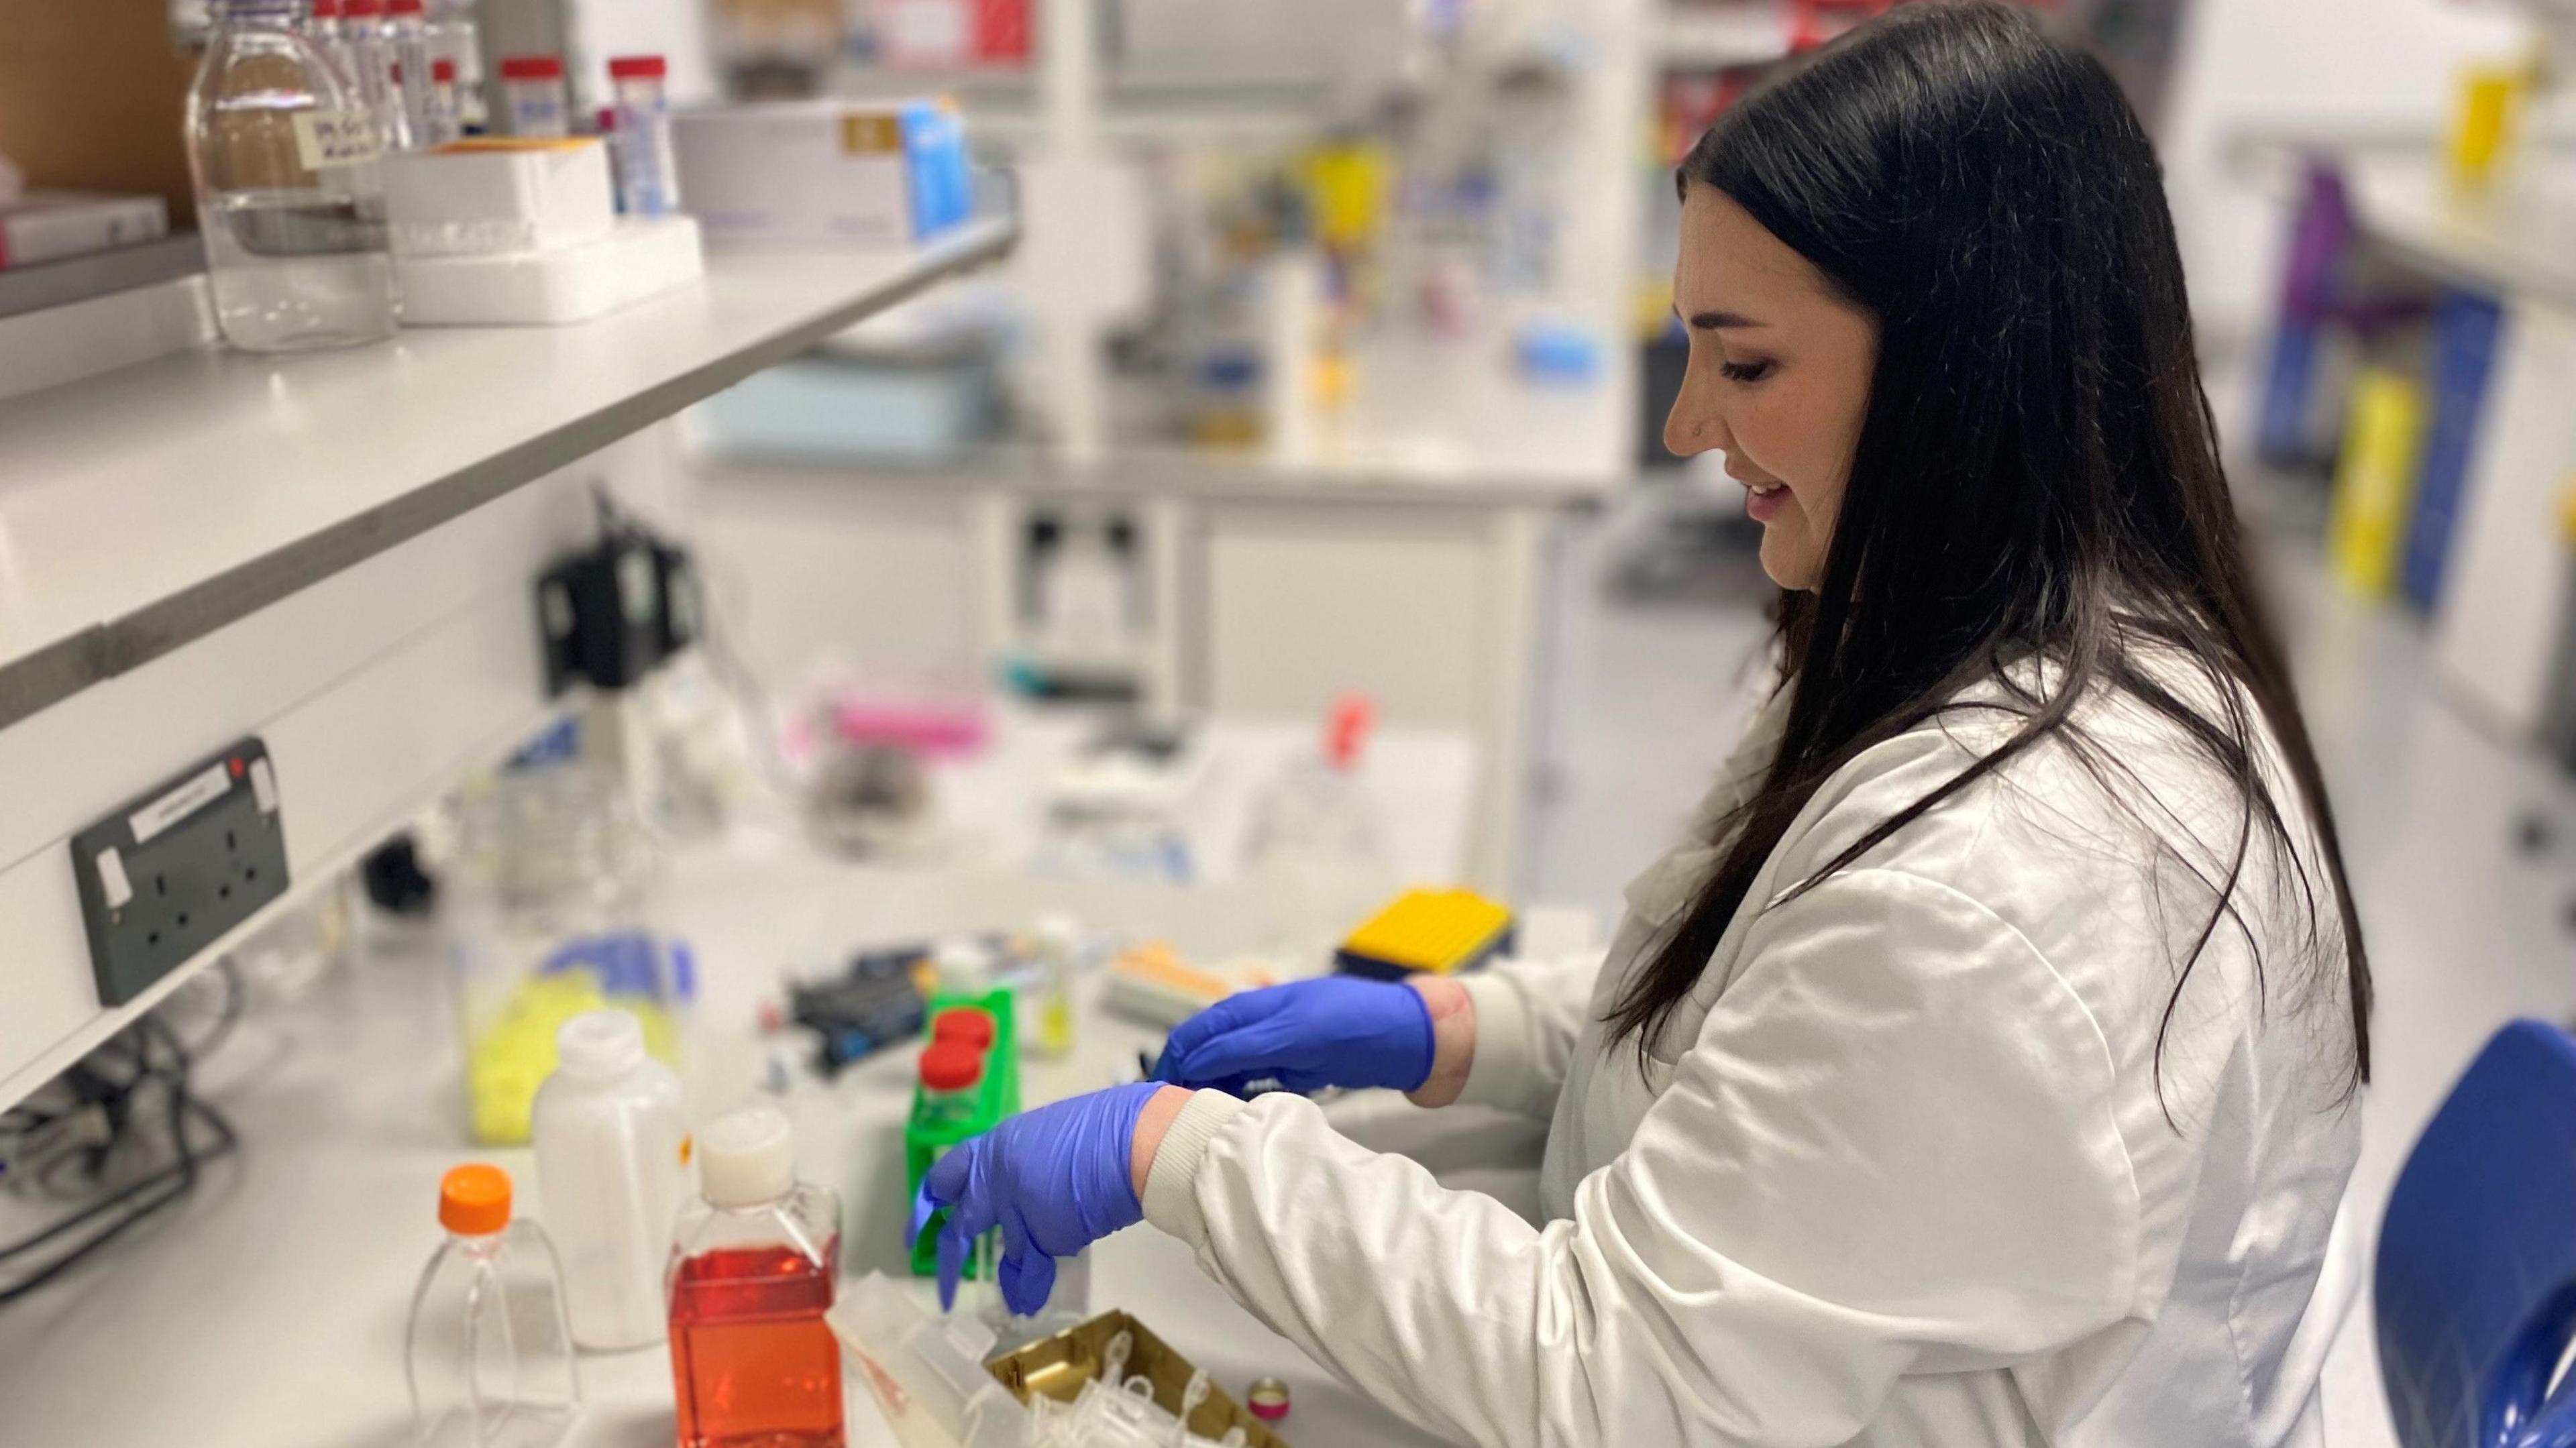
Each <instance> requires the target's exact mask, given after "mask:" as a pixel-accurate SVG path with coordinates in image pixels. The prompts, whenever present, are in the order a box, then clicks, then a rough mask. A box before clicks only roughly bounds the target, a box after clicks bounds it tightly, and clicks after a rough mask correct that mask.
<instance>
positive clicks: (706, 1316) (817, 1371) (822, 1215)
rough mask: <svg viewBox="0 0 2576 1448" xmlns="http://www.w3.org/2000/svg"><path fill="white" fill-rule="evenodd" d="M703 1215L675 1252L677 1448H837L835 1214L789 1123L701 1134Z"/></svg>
mask: <svg viewBox="0 0 2576 1448" xmlns="http://www.w3.org/2000/svg"><path fill="white" fill-rule="evenodd" d="M697 1154H698V1184H699V1189H700V1191H701V1192H702V1193H703V1194H704V1196H705V1198H706V1207H705V1210H704V1211H703V1212H700V1213H697V1214H694V1215H692V1216H691V1217H690V1218H689V1219H687V1220H686V1221H684V1222H682V1223H681V1226H680V1230H679V1233H678V1236H677V1238H676V1240H675V1242H674V1244H673V1246H672V1250H671V1276H670V1300H671V1378H672V1387H673V1391H674V1394H675V1396H676V1397H677V1398H678V1400H679V1410H680V1413H679V1416H680V1435H679V1441H680V1444H681V1448H715V1445H720V1444H732V1443H751V1442H757V1443H761V1444H764V1445H772V1448H838V1445H839V1444H840V1443H841V1442H842V1441H843V1439H842V1428H841V1346H840V1342H839V1340H838V1339H836V1338H834V1337H833V1336H832V1329H831V1328H830V1326H828V1325H827V1324H826V1323H825V1322H824V1321H823V1314H824V1313H826V1312H828V1311H830V1310H831V1307H832V1281H833V1276H834V1273H835V1272H836V1270H837V1268H836V1266H835V1264H836V1263H837V1262H838V1261H839V1260H840V1255H841V1251H840V1249H841V1203H840V1200H839V1198H837V1197H835V1196H833V1195H832V1193H831V1192H829V1191H827V1190H825V1189H824V1188H822V1187H818V1186H815V1185H813V1184H811V1183H807V1182H799V1181H798V1180H797V1179H796V1135H795V1131H794V1128H792V1127H791V1126H790V1125H789V1124H788V1121H787V1116H786V1113H784V1112H782V1111H780V1110H779V1109H778V1108H776V1107H774V1106H754V1107H751V1108H750V1109H748V1110H744V1111H737V1112H735V1113H734V1114H732V1115H731V1116H726V1117H722V1118H720V1119H718V1120H717V1121H716V1122H715V1123H714V1124H712V1125H710V1126H708V1127H707V1128H706V1129H705V1130H704V1131H701V1132H699V1133H698V1153H697Z"/></svg>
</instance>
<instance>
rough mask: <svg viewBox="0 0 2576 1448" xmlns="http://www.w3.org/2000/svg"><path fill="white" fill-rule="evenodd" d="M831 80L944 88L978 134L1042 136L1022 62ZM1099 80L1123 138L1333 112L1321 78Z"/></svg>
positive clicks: (1223, 129) (1272, 128)
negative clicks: (1018, 64)
mask: <svg viewBox="0 0 2576 1448" xmlns="http://www.w3.org/2000/svg"><path fill="white" fill-rule="evenodd" d="M831 89H832V91H833V93H834V94H836V95H839V96H843V97H845V98H848V99H852V100H893V99H900V98H905V97H913V96H925V95H942V96H948V97H951V98H953V99H955V100H956V101H957V102H958V104H959V106H960V107H961V108H962V109H963V110H964V112H965V114H966V124H967V129H968V130H969V131H970V132H971V133H973V134H975V135H979V136H989V137H992V138H994V139H996V140H999V141H1002V142H1005V143H1007V144H1010V145H1013V146H1025V145H1031V144H1037V143H1041V142H1043V141H1044V140H1045V138H1046V129H1045V119H1044V117H1043V116H1042V115H1041V113H1040V107H1039V103H1038V85H1037V81H1036V79H1035V77H1034V74H1033V72H1031V71H1030V70H1029V69H1028V68H1026V67H1022V66H967V67H960V68H957V69H950V70H896V69H886V68H883V67H874V66H846V67H843V68H842V69H841V70H839V71H837V72H835V73H834V75H833V78H832V83H831ZM1101 89H1102V92H1103V94H1102V97H1101V113H1100V129H1101V134H1102V135H1103V136H1105V137H1107V138H1108V139H1110V140H1112V141H1116V142H1120V143H1124V144H1130V145H1133V144H1138V143H1147V142H1159V141H1190V142H1210V141H1231V142H1240V141H1259V140H1276V139H1280V138H1285V137H1295V136H1300V135H1307V134H1311V133H1313V132H1315V131H1318V130H1321V129H1323V128H1325V127H1326V126H1327V125H1328V124H1329V123H1330V122H1331V120H1332V119H1333V117H1334V114H1335V109H1336V105H1337V96H1338V95H1339V94H1340V92H1338V91H1337V89H1336V88H1335V87H1334V86H1332V85H1330V84H1327V83H1325V82H1322V81H1313V80H1284V79H1280V78H1277V77H1259V76H1249V77H1241V78H1235V79H1219V78H1210V77H1208V76H1205V75H1189V74H1180V73H1154V72H1125V73H1117V74H1112V75H1111V76H1109V77H1108V78H1107V80H1106V81H1105V82H1104V84H1103V85H1102V87H1101Z"/></svg>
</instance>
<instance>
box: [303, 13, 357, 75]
mask: <svg viewBox="0 0 2576 1448" xmlns="http://www.w3.org/2000/svg"><path fill="white" fill-rule="evenodd" d="M304 33H305V34H306V35H308V36H310V37H312V40H313V48H314V49H316V50H318V51H320V52H322V54H323V56H324V57H325V58H326V59H328V60H329V61H330V62H331V63H332V64H334V65H336V66H338V67H339V68H340V78H341V79H343V80H354V79H356V72H354V71H352V70H350V69H349V56H348V53H347V52H346V51H344V50H342V49H341V47H340V0H313V3H312V5H311V7H310V8H309V9H308V10H307V11H306V12H305V16H304Z"/></svg>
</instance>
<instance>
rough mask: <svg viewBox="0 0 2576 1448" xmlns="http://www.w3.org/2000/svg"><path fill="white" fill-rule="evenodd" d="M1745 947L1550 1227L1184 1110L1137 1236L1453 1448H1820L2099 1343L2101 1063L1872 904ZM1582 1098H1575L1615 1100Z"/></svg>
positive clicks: (2124, 1174) (1228, 1106)
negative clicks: (1912, 1397) (1625, 1134)
mask: <svg viewBox="0 0 2576 1448" xmlns="http://www.w3.org/2000/svg"><path fill="white" fill-rule="evenodd" d="M1753 929H1754V932H1755V934H1754V936H1753V937H1752V938H1750V939H1748V941H1747V952H1746V954H1745V956H1744V957H1743V962H1744V963H1743V968H1742V969H1741V971H1740V973H1739V974H1738V976H1737V978H1736V979H1735V981H1734V982H1733V983H1732V984H1731V985H1730V986H1729V987H1728V988H1727V989H1726V991H1725V993H1724V994H1723V995H1722V996H1721V997H1720V998H1719V999H1718V1001H1717V1003H1716V1004H1715V1005H1714V1006H1713V1007H1712V1008H1711V1009H1710V1011H1709V1012H1708V1015H1707V1017H1706V1020H1705V1022H1704V1023H1703V1025H1702V1027H1701V1029H1700V1031H1699V1034H1698V1036H1697V1039H1696V1042H1695V1044H1694V1045H1693V1046H1692V1048H1691V1049H1689V1050H1688V1051H1687V1052H1685V1053H1684V1054H1683V1055H1682V1057H1681V1058H1680V1059H1679V1060H1678V1061H1677V1062H1675V1063H1674V1064H1673V1065H1672V1066H1670V1067H1668V1068H1657V1069H1658V1070H1669V1071H1670V1073H1671V1076H1670V1081H1669V1084H1668V1086H1667V1088H1666V1089H1665V1090H1664V1091H1663V1093H1662V1094H1661V1096H1660V1097H1659V1098H1657V1099H1656V1100H1655V1101H1654V1103H1653V1105H1652V1106H1651V1107H1650V1108H1649V1109H1648V1110H1647V1111H1646V1112H1645V1114H1644V1116H1643V1117H1642V1119H1641V1121H1640V1124H1639V1127H1638V1129H1637V1132H1636V1134H1635V1136H1634V1138H1633V1140H1632V1141H1631V1143H1630V1145H1629V1147H1628V1148H1627V1150H1626V1151H1625V1152H1623V1153H1622V1154H1621V1155H1620V1156H1619V1157H1617V1158H1616V1159H1615V1160H1613V1161H1612V1162H1610V1163H1609V1164H1608V1165H1606V1166H1604V1167H1602V1168H1601V1169H1600V1170H1598V1171H1595V1172H1594V1173H1592V1174H1591V1175H1590V1176H1589V1177H1587V1178H1585V1179H1584V1180H1583V1182H1582V1183H1581V1184H1580V1186H1579V1187H1578V1189H1577V1191H1576V1195H1575V1204H1574V1214H1573V1216H1572V1217H1571V1218H1570V1219H1560V1220H1556V1221H1552V1222H1550V1223H1548V1224H1547V1225H1546V1226H1544V1227H1532V1226H1530V1225H1529V1224H1528V1223H1526V1222H1524V1221H1522V1220H1521V1219H1520V1218H1519V1217H1517V1216H1515V1215H1513V1214H1512V1213H1511V1212H1510V1211H1509V1210H1507V1209H1505V1208H1504V1207H1503V1206H1502V1205H1501V1204H1500V1203H1498V1202H1496V1201H1494V1200H1493V1199H1492V1198H1489V1197H1486V1196H1482V1195H1480V1194H1476V1193H1472V1192H1455V1191H1449V1190H1446V1189H1443V1188H1442V1187H1440V1186H1439V1185H1438V1184H1437V1183H1436V1182H1435V1181H1434V1180H1433V1179H1432V1177H1431V1175H1430V1174H1429V1173H1428V1172H1426V1171H1425V1170H1423V1168H1422V1167H1420V1166H1419V1165H1417V1164H1415V1163H1413V1162H1411V1161H1408V1160H1405V1159H1403V1158H1399V1157H1394V1156H1387V1155H1379V1154H1375V1153H1372V1152H1369V1151H1367V1150H1366V1149H1364V1148H1362V1147H1360V1146H1358V1145H1357V1144H1355V1143H1353V1142H1351V1141H1349V1140H1348V1139H1346V1138H1343V1137H1341V1136H1338V1135H1336V1134H1335V1133H1334V1132H1333V1131H1332V1130H1331V1129H1330V1128H1329V1127H1327V1126H1326V1124H1325V1122H1324V1120H1323V1117H1322V1116H1321V1115H1320V1114H1319V1113H1318V1112H1317V1110H1316V1109H1315V1107H1314V1106H1313V1105H1312V1104H1311V1103H1309V1102H1306V1101H1304V1100H1301V1099H1299V1098H1296V1097H1293V1096H1288V1095H1284V1094H1279V1095H1272V1096H1268V1097H1264V1098H1261V1099H1260V1100H1257V1101H1255V1102H1252V1103H1250V1104H1245V1103H1241V1102H1236V1101H1234V1100H1232V1099H1231V1098H1228V1097H1224V1096H1221V1095H1218V1094H1216V1093H1212V1092H1200V1093H1198V1095H1197V1098H1196V1099H1194V1100H1193V1101H1192V1102H1191V1103H1190V1105H1189V1107H1188V1108H1187V1109H1186V1110H1184V1111H1183V1112H1182V1113H1181V1116H1180V1118H1179V1120H1178V1121H1177V1122H1176V1123H1175V1125H1174V1127H1173V1129H1172V1132H1171V1134H1170V1135H1169V1136H1168V1137H1167V1138H1166V1140H1165V1141H1164V1143H1163V1146H1162V1148H1161V1150H1160V1152H1159V1153H1158V1154H1157V1156H1156V1159H1155V1162H1154V1167H1153V1171H1152V1173H1151V1175H1150V1177H1149V1179H1148V1183H1147V1190H1146V1199H1145V1210H1146V1216H1147V1217H1148V1218H1149V1219H1150V1220H1152V1221H1153V1222H1154V1223H1155V1224H1157V1225H1158V1226H1160V1227H1162V1228H1163V1229H1164V1230H1166V1231H1170V1232H1172V1233H1175V1234H1176V1235H1178V1236H1180V1237H1182V1238H1183V1239H1185V1240H1186V1241H1188V1242H1189V1243H1190V1244H1191V1245H1192V1247H1193V1248H1194V1249H1195V1251H1196V1253H1197V1256H1198V1260H1199V1261H1200V1263H1201V1264H1202V1265H1203V1266H1204V1267H1205V1268H1206V1269H1207V1270H1208V1271H1209V1272H1210V1273H1211V1274H1213V1275H1214V1276H1215V1277H1216V1278H1217V1279H1218V1280H1219V1281H1220V1282H1221V1283H1223V1284H1224V1285H1225V1287H1226V1288H1227V1289H1228V1291H1230V1292H1231V1293H1232V1294H1233V1295H1234V1296H1235V1298H1236V1300H1238V1301H1239V1302H1241V1303H1242V1304H1243V1305H1244V1306H1245V1307H1247V1308H1249V1309H1250V1310H1251V1311H1252V1312H1254V1313H1255V1314H1257V1315H1258V1316H1259V1317H1260V1318H1261V1319H1262V1320H1263V1321H1264V1322H1267V1323H1269V1324H1270V1325H1271V1326H1272V1327H1273V1328H1274V1329H1276V1330H1277V1331H1278V1332H1280V1333H1281V1334H1283V1335H1284V1336H1286V1337H1288V1338H1289V1339H1290V1340H1292V1341H1294V1342H1295V1343H1296V1344H1297V1345H1298V1346H1299V1347H1301V1348H1303V1349H1304V1350H1306V1351H1307V1352H1309V1353H1311V1354H1313V1355H1314V1356H1315V1357H1316V1358H1317V1359H1318V1360H1320V1361H1322V1362H1323V1363H1325V1364H1326V1365H1327V1366H1329V1367H1330V1368H1332V1369H1333V1370H1334V1371H1335V1372H1337V1373H1339V1374H1340V1375H1341V1376H1343V1377H1344V1378H1346V1379H1348V1380H1349V1381H1351V1382H1352V1383H1354V1384H1356V1385H1357V1386H1358V1387H1360V1388H1361V1389H1362V1390H1364V1391H1365V1392H1367V1393H1368V1394H1369V1395H1371V1396H1372V1397H1374V1398H1376V1399H1377V1400H1378V1401H1380V1402H1382V1403H1384V1404H1386V1405H1387V1406H1389V1407H1390V1408H1392V1409H1394V1410H1396V1411H1397V1412H1399V1413H1402V1414H1403V1415H1404V1416H1405V1417H1407V1418H1409V1419H1411V1420H1412V1421H1414V1422H1416V1423H1418V1424H1419V1425H1421V1426H1422V1427H1424V1428H1426V1429H1428V1430H1430V1431H1433V1432H1435V1433H1440V1434H1444V1435H1447V1436H1450V1437H1453V1438H1457V1439H1461V1440H1468V1441H1473V1442H1476V1443H1482V1444H1507V1445H1524V1444H1526V1445H1540V1444H1547V1445H1555V1444H1565V1445H1574V1444H1586V1445H1591V1444H1608V1443H1679V1442H1692V1443H1720V1444H1729V1445H1762V1448H1774V1445H1776V1448H1790V1445H1826V1444H1838V1443H1842V1442H1844V1441H1846V1440H1848V1439H1849V1438H1851V1437H1853V1436H1854V1435H1855V1434H1857V1433H1859V1432H1860V1431H1861V1430H1862V1429H1863V1428H1864V1427H1865V1426H1866V1425H1867V1424H1868V1423H1869V1422H1870V1421H1871V1419H1872V1418H1873V1417H1874V1416H1875V1415H1876V1413H1877V1412H1878V1410H1879V1408H1880V1405H1881V1404H1882V1402H1883V1401H1884V1399H1885V1398H1886V1395H1887V1393H1888V1391H1889V1389H1890V1388H1891V1387H1892V1385H1893V1384H1894V1382H1895V1380H1896V1379H1897V1378H1898V1377H1899V1376H1900V1375H1903V1374H1907V1373H1916V1372H1924V1373H1931V1372H1947V1371H1963V1370H1969V1369H1975V1368H1982V1367H1993V1366H1999V1365H2004V1364H2009V1363H2011V1362H2013V1361H2015V1360H2016V1359H2018V1358H2021V1357H2024V1356H2027V1355H2030V1354H2035V1353H2039V1352H2043V1351H2046V1350H2049V1349H2051V1348H2054V1347H2058V1346H2062V1345H2064V1344H2066V1343H2069V1342H2071V1341H2074V1340H2076V1339H2078V1338H2080V1337H2083V1336H2085V1335H2088V1334H2090V1333H2092V1332H2095V1331H2097V1330H2099V1329H2101V1328H2103V1327H2106V1326H2108V1325H2110V1324H2112V1323H2114V1322H2116V1321H2118V1320H2120V1319H2121V1318H2123V1317H2124V1316H2127V1315H2129V1314H2130V1313H2131V1311H2132V1310H2133V1303H2132V1298H2133V1295H2134V1293H2135V1290H2136V1289H2135V1284H2136V1280H2137V1270H2138V1269H2137V1266H2136V1253H2137V1242H2138V1230H2139V1228H2138V1216H2139V1207H2138V1194H2137V1189H2136V1186H2135V1182H2134V1180H2133V1178H2132V1176H2131V1173H2130V1170H2129V1164H2128V1157H2127V1153H2126V1151H2125V1149H2124V1147H2123V1146H2122V1143H2121V1138H2120V1135H2119V1132H2118V1130H2117V1128H2116V1125H2115V1123H2114V1119H2113V1113H2114V1104H2113V1092H2114V1079H2115V1078H2114V1075H2113V1071H2112V1067H2111V1064H2110V1053H2109V1051H2108V1050H2107V1048H2106V1046H2105V1044H2104V1042H2103V1040H2102V1037H2101V1035H2100V1033H2099V1032H2098V1031H2097V1030H2096V1028H2095V1026H2094V1024H2093V1021H2092V1019H2091V1018H2090V1016H2089V1015H2088V1014H2087V1012H2086V1011H2085V1009H2084V1007H2083V1005H2082V1003H2081V1002H2080V1001H2079V1000H2078V999H2077V998H2076V997H2075V995H2074V994H2073V993H2072V991H2071V990H2069V989H2068V987H2067V986H2066V985H2065V983H2064V982H2063V981H2061V980H2060V979H2059V978H2058V976H2057V975H2056V973H2055V972H2054V971H2053V970H2052V969H2051V968H2050V966H2049V963H2048V962H2047V961H2046V960H2045V959H2043V958H2041V957H2040V955H2039V954H2038V953H2037V951H2035V950H2034V949H2033V948H2032V947H2031V946H2030V945H2029V944H2028V942H2026V941H2025V940H2024V939H2023V938H2022V937H2021V936H2020V935H2019V934H2018V933H2017V932H2015V931H2014V930H2012V929H2011V928H2010V927H2009V926H2007V925H2005V924H2004V923H2003V922H2002V921H2001V920H1999V919H1997V918H1996V917H1995V916H1994V915H1993V914H1992V913H1991V912H1990V911H1988V910H1987V909H1985V908H1984V907H1983V906H1981V905H1979V904H1977V903H1976V902H1975V901H1973V900H1971V899H1969V898H1968V897H1966V896H1964V895H1962V894H1959V893H1958V892H1956V891H1955V890H1952V889H1951V888H1949V887H1948V886H1945V885H1941V884H1938V883H1935V882H1932V881H1929V880H1926V879H1923V878H1921V877H1917V876H1913V875H1909V874H1903V873H1898V872H1894V871H1889V870H1867V871H1859V872H1852V873H1847V874H1844V875H1841V876H1837V877H1835V878H1833V879H1832V880H1830V881H1828V882H1827V883H1825V884H1824V885H1822V886H1819V887H1818V888H1816V889H1815V890H1812V891H1810V892H1809V893H1807V894H1806V895H1804V896H1801V897H1799V898H1797V899H1795V900H1793V901H1790V902H1787V903H1785V904H1781V905H1776V906H1774V907H1773V908H1772V909H1771V910H1770V911H1769V912H1767V913H1766V914H1765V916H1764V917H1763V918H1762V919H1761V920H1760V921H1758V922H1756V924H1755V925H1754V927H1753ZM1612 1049H1613V1050H1614V1051H1624V1050H1625V1049H1626V1048H1625V1047H1624V1046H1618V1047H1613V1048H1612ZM1613 1070H1614V1068H1613V1067H1612V1066H1610V1065H1607V1064H1605V1066H1604V1068H1603V1070H1602V1071H1600V1072H1597V1073H1595V1075H1594V1078H1593V1079H1594V1082H1595V1085H1594V1087H1593V1088H1592V1089H1595V1090H1614V1089H1643V1087H1642V1086H1641V1085H1638V1084H1637V1083H1636V1079H1635V1074H1634V1072H1635V1068H1634V1066H1633V1065H1632V1064H1631V1063H1630V1062H1629V1061H1627V1060H1626V1059H1624V1058H1623V1059H1621V1060H1619V1061H1618V1062H1617V1064H1616V1066H1615V1070H1617V1071H1625V1072H1628V1073H1630V1075H1629V1081H1628V1082H1627V1083H1626V1084H1624V1085H1621V1084H1613V1083H1612V1082H1611V1079H1610V1078H1611V1077H1612V1075H1613Z"/></svg>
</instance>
